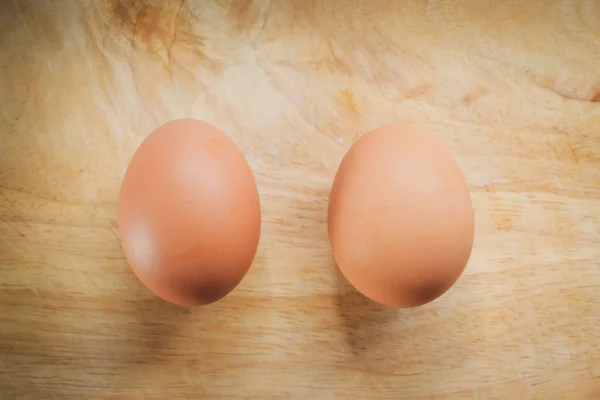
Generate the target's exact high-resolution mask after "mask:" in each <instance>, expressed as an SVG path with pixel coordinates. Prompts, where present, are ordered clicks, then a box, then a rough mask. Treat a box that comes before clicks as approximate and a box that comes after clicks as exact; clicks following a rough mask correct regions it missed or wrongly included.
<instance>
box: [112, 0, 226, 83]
mask: <svg viewBox="0 0 600 400" xmlns="http://www.w3.org/2000/svg"><path fill="white" fill-rule="evenodd" d="M112 10H113V11H112V16H113V18H112V20H111V25H112V26H113V28H114V29H116V30H117V34H123V35H125V36H126V37H127V38H128V39H129V40H130V41H131V42H132V46H133V48H134V50H135V51H139V50H140V49H143V50H144V51H147V52H148V53H150V54H154V55H158V56H160V57H161V58H163V60H164V61H165V62H166V63H167V64H168V65H169V66H170V65H171V64H172V63H173V62H177V61H179V60H180V59H181V58H184V57H187V56H188V55H190V54H192V55H194V56H195V57H197V58H198V59H200V60H201V61H202V62H203V64H204V65H205V66H206V67H209V68H210V69H211V70H212V71H213V72H215V73H218V72H220V71H221V69H222V68H221V63H220V62H218V60H216V59H215V58H213V57H210V56H209V55H208V54H207V52H206V51H205V44H206V38H205V37H204V36H203V35H201V34H200V33H199V32H198V29H197V26H198V23H197V22H196V21H194V18H193V15H192V13H191V10H190V7H189V3H188V1H186V0H184V1H182V2H180V3H179V4H178V5H177V6H173V5H171V3H165V5H164V6H155V5H150V4H148V2H146V1H141V0H116V1H114V2H113V6H112Z"/></svg>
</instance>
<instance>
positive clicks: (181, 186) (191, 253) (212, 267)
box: [119, 119, 261, 306]
mask: <svg viewBox="0 0 600 400" xmlns="http://www.w3.org/2000/svg"><path fill="white" fill-rule="evenodd" d="M260 225H261V211H260V201H259V196H258V191H257V187H256V183H255V180H254V177H253V175H252V172H251V170H250V167H249V165H248V163H247V161H246V159H245V158H244V155H243V154H242V152H241V151H240V150H239V148H238V147H237V146H236V144H235V143H234V142H233V141H232V140H231V139H230V138H229V137H228V136H227V135H226V134H225V133H223V132H222V131H220V130H219V129H217V128H216V127H214V126H212V125H210V124H208V123H206V122H202V121H198V120H193V119H181V120H175V121H171V122H168V123H166V124H164V125H162V126H160V127H159V128H158V129H156V130H155V131H154V132H152V133H151V134H150V135H149V136H148V137H147V138H146V139H145V140H144V141H143V142H142V144H141V145H140V147H139V148H138V150H137V151H136V152H135V154H134V156H133V158H132V159H131V162H130V164H129V166H128V168H127V171H126V173H125V176H124V178H123V182H122V185H121V193H120V198H119V230H120V233H121V241H122V246H123V250H124V252H125V256H126V258H127V260H128V261H129V264H130V266H131V268H132V269H133V271H134V273H135V274H136V275H137V277H138V278H139V279H140V281H141V282H142V283H143V284H144V285H146V286H147V287H148V288H149V289H150V290H151V291H152V292H154V293H155V294H157V295H158V296H160V297H162V298H163V299H165V300H167V301H169V302H172V303H175V304H179V305H184V306H193V305H199V304H207V303H211V302H214V301H216V300H218V299H220V298H222V297H223V296H225V295H227V294H228V293H229V292H230V291H231V290H233V289H234V288H235V287H236V286H237V285H238V283H239V282H240V281H241V280H242V278H243V277H244V275H245V274H246V272H247V271H248V269H249V267H250V265H251V264H252V262H253V259H254V256H255V253H256V250H257V246H258V242H259V237H260Z"/></svg>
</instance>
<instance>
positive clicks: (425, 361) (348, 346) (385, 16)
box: [0, 0, 600, 399]
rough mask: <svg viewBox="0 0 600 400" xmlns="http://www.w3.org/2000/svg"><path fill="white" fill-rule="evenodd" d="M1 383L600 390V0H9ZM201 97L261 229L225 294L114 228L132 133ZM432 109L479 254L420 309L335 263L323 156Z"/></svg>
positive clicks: (3, 393) (371, 393)
mask: <svg viewBox="0 0 600 400" xmlns="http://www.w3.org/2000/svg"><path fill="white" fill-rule="evenodd" d="M0 93H1V94H2V96H1V104H0V397H1V398H2V399H53V398H56V399H78V398H81V399H83V398H85V399H102V398H116V399H169V398H173V399H183V398H194V399H197V398H205V399H217V398H218V399H225V398H248V399H270V398H273V399H278V398H279V399H285V398H295V399H332V398H340V399H341V398H344V399H350V398H355V399H400V398H402V399H600V308H599V304H600V261H599V260H600V234H599V230H600V102H599V101H600V4H599V3H598V2H597V1H594V0H564V1H549V0H546V1H543V0H538V1H520V0H505V1H491V0H485V1H482V0H437V1H435V0H431V1H423V0H420V1H417V0H413V1H391V0H389V1H384V0H379V1H367V0H364V1H358V0H356V1H350V0H336V1H333V0H329V1H317V0H309V1H300V0H294V1H274V0H273V1H268V0H264V1H259V0H254V1H250V0H248V1H216V2H213V1H202V0H197V1H187V0H183V1H177V2H174V1H159V0H155V1H136V0H121V1H117V0H114V1H104V2H97V3H92V2H73V1H16V0H15V1H3V2H1V3H0ZM178 117H196V118H200V119H204V120H207V121H209V122H211V123H213V124H215V125H217V126H219V127H220V128H221V129H223V130H224V131H226V132H228V133H229V134H230V135H231V136H232V137H233V138H234V139H235V140H236V142H237V143H238V144H239V146H240V147H241V149H242V150H243V151H244V153H245V154H246V155H247V157H248V159H249V161H250V163H251V166H252V168H253V171H254V172H255V174H256V179H257V182H258V185H259V190H260V195H261V201H262V206H263V222H264V223H263V230H262V237H261V243H260V248H259V251H258V255H257V258H256V262H255V263H254V266H253V267H252V268H251V270H250V272H249V273H248V275H247V276H246V278H245V279H244V280H243V282H242V283H241V284H240V286H239V287H238V288H237V289H236V290H235V291H234V292H233V293H232V294H231V295H230V296H229V297H227V298H225V299H223V300H222V301H220V302H218V303H216V304H214V305H211V306H208V307H204V308H194V309H184V308H178V307H175V306H171V305H169V304H166V303H164V302H162V301H160V300H158V299H156V298H155V297H154V296H153V295H152V294H150V293H149V292H148V291H147V290H146V289H145V288H144V287H143V286H142V285H141V284H140V283H139V282H138V281H137V280H136V278H135V277H134V276H133V274H132V272H131V271H130V269H129V267H128V266H127V263H126V261H125V260H124V258H123V254H122V251H121V248H120V244H119V234H118V229H117V226H116V206H117V204H116V200H117V196H118V191H119V183H120V179H121V177H122V176H123V172H124V170H125V168H126V165H127V162H128V160H129V157H130V156H131V154H132V153H133V151H134V150H135V148H136V146H137V145H138V144H139V143H140V141H141V140H142V139H143V138H144V136H145V135H147V134H148V133H149V132H150V131H151V130H152V129H154V128H155V127H157V126H158V125H159V124H161V123H163V122H165V121H167V120H169V119H172V118H178ZM394 122H400V123H413V124H416V125H419V126H421V127H423V128H426V129H428V130H430V131H431V132H432V133H433V134H434V135H435V136H436V137H437V138H439V139H440V140H441V141H442V142H444V143H445V144H446V145H447V146H448V147H449V148H450V149H451V150H452V152H453V153H454V154H455V155H456V157H457V160H458V162H459V163H460V165H461V166H462V168H463V170H464V173H465V175H466V177H467V180H468V183H469V186H470V188H471V190H472V198H473V202H474V207H475V210H476V242H475V248H474V251H473V255H472V258H471V260H470V262H469V265H468V267H467V269H466V272H465V274H464V275H463V277H462V278H461V279H460V281H459V282H458V283H457V285H456V286H455V287H454V288H453V289H452V290H451V291H450V292H448V293H447V294H446V295H445V296H443V297H442V298H440V299H438V300H437V301H435V302H433V303H431V304H429V305H427V306H424V307H421V308H417V309H410V310H392V309H386V308H383V307H379V306H377V305H375V304H373V303H371V302H369V301H367V300H365V299H364V298H362V297H361V296H359V295H358V294H356V293H355V292H353V291H352V290H351V289H350V288H349V287H348V285H347V284H345V283H344V281H343V280H342V279H340V278H339V275H338V273H337V272H336V267H335V265H334V263H333V261H332V257H331V255H330V251H329V246H328V241H327V233H326V222H325V216H326V207H327V196H328V191H329V189H330V185H331V182H332V178H333V175H334V173H335V171H336V168H337V166H338V163H339V162H340V160H341V159H342V157H343V155H344V153H345V151H346V150H347V149H348V147H349V146H350V144H351V143H352V142H353V140H355V139H356V138H357V137H358V136H359V135H360V134H362V133H364V132H366V131H367V130H370V129H372V128H375V127H377V126H379V125H383V124H388V123H394Z"/></svg>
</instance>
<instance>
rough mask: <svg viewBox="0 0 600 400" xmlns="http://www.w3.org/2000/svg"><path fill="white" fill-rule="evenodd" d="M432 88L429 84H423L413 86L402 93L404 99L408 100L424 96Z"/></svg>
mask: <svg viewBox="0 0 600 400" xmlns="http://www.w3.org/2000/svg"><path fill="white" fill-rule="evenodd" d="M432 87H433V85H432V84H431V83H423V84H420V85H417V86H413V87H411V88H409V89H407V90H406V91H405V92H404V99H405V100H408V99H414V98H417V97H421V96H424V95H426V94H427V93H428V92H429V91H430V90H431V88H432Z"/></svg>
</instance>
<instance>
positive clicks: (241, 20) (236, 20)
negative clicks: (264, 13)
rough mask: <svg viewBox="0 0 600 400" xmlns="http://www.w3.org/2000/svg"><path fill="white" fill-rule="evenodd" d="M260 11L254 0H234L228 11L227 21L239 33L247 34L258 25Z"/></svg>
mask: <svg viewBox="0 0 600 400" xmlns="http://www.w3.org/2000/svg"><path fill="white" fill-rule="evenodd" d="M259 17H260V10H259V9H258V7H257V5H256V3H255V2H254V0H232V1H230V3H229V8H228V10H227V20H228V21H229V22H230V23H231V24H233V25H234V26H235V29H236V31H237V32H238V33H247V32H248V31H250V30H252V29H253V28H254V27H256V26H257V25H258V21H259Z"/></svg>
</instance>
